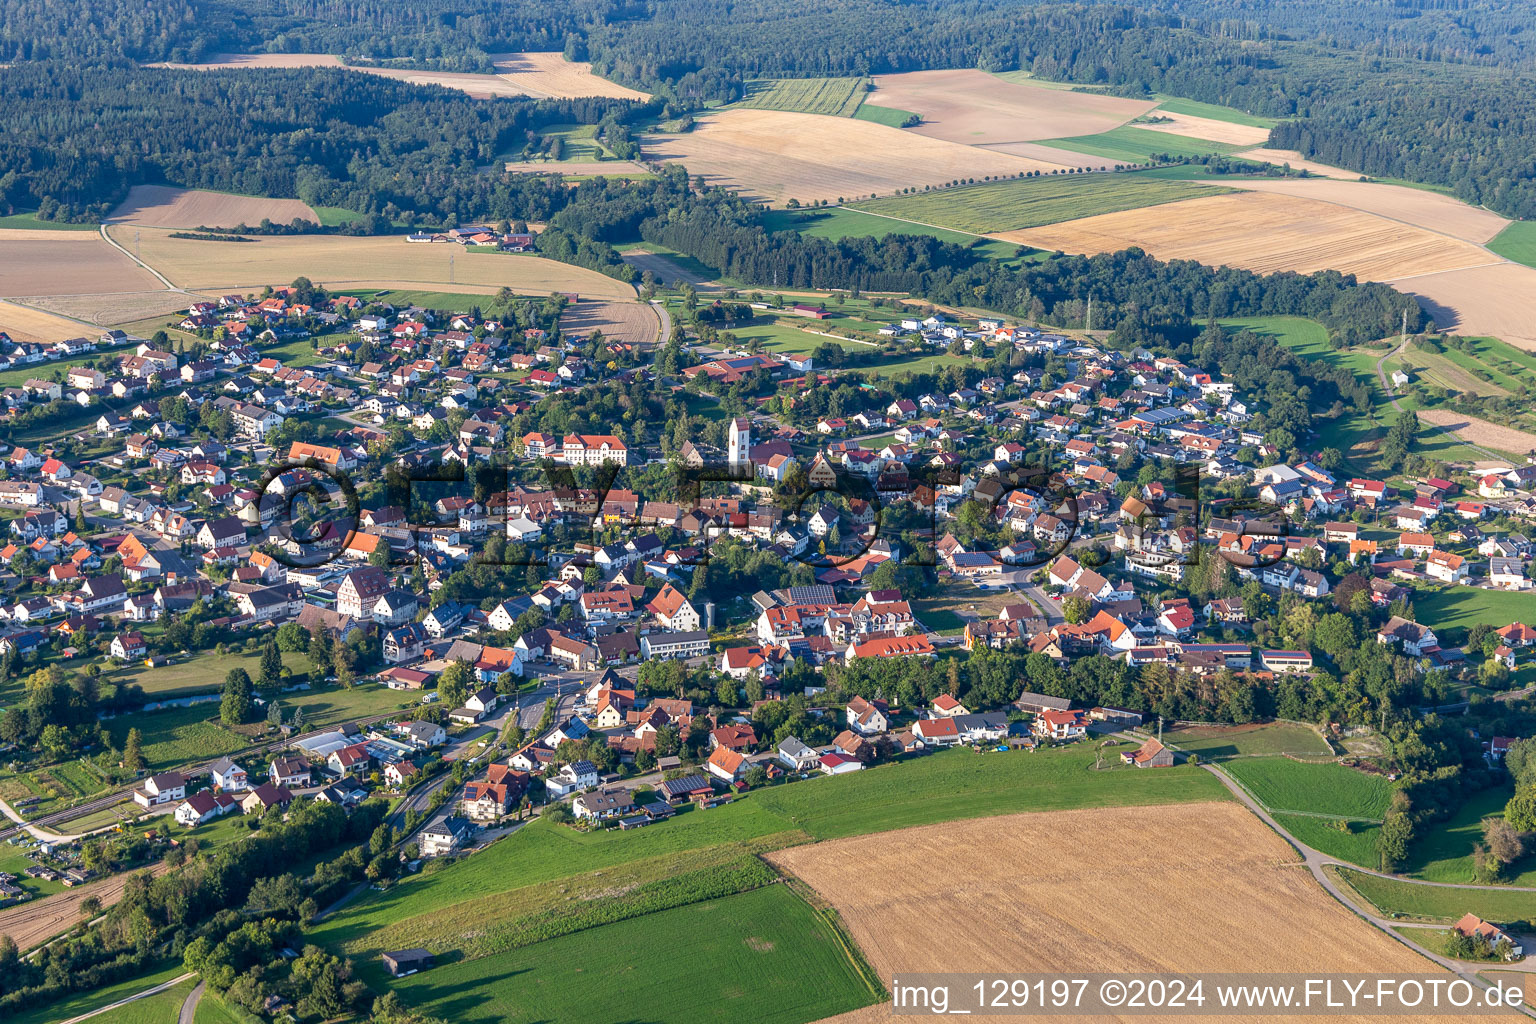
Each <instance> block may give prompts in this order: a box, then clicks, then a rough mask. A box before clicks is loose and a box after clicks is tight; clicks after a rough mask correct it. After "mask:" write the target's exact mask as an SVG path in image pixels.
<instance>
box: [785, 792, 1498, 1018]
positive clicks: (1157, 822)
mask: <svg viewBox="0 0 1536 1024" xmlns="http://www.w3.org/2000/svg"><path fill="white" fill-rule="evenodd" d="M767 856H768V859H769V860H771V861H772V862H773V863H774V864H775V865H776V866H778V867H780V868H782V869H784V870H787V871H789V872H791V873H792V874H794V875H797V876H799V877H800V878H801V879H803V880H804V881H805V882H807V883H809V884H810V885H811V886H812V887H813V888H815V889H816V891H817V892H818V893H820V894H821V895H822V896H823V897H824V898H826V899H827V900H828V901H829V902H830V903H831V904H832V905H833V906H835V907H836V908H837V910H838V912H839V913H840V914H841V915H842V919H843V922H844V924H845V925H846V926H847V927H848V929H849V931H850V932H851V933H852V935H853V937H854V939H855V940H856V941H857V942H858V944H859V946H860V948H861V949H862V950H863V951H864V954H865V955H866V956H867V957H868V958H869V960H870V963H871V964H872V965H873V967H874V969H875V971H876V973H877V974H879V975H880V976H881V977H882V978H884V979H885V980H886V981H887V983H888V982H889V980H890V979H891V978H892V977H899V976H900V975H901V974H902V973H903V972H932V973H941V972H954V973H969V974H975V973H983V972H989V971H996V972H1002V973H1009V974H1012V973H1028V972H1039V973H1054V972H1070V971H1084V972H1096V971H1097V972H1121V971H1123V972H1143V973H1153V972H1179V971H1200V972H1243V971H1264V972H1280V971H1318V972H1328V973H1346V972H1352V971H1358V972H1362V973H1372V974H1391V973H1398V972H1401V973H1408V972H1413V973H1416V974H1419V975H1425V976H1429V975H1433V974H1435V973H1437V972H1438V970H1439V969H1438V968H1437V967H1435V966H1434V965H1433V964H1432V963H1431V962H1430V961H1428V960H1426V959H1424V958H1422V957H1420V956H1419V955H1418V954H1416V953H1414V952H1412V951H1411V950H1409V949H1408V948H1407V947H1405V946H1403V945H1401V944H1399V943H1398V942H1397V941H1395V940H1394V939H1392V938H1391V937H1389V936H1387V935H1386V934H1384V933H1382V932H1380V931H1378V930H1376V929H1375V928H1373V927H1371V926H1370V925H1369V924H1367V923H1366V922H1364V921H1362V920H1360V919H1359V918H1357V917H1355V916H1354V915H1353V914H1352V913H1350V912H1349V911H1348V910H1346V909H1345V908H1344V907H1343V906H1342V905H1340V904H1339V903H1337V902H1335V901H1334V900H1333V898H1332V897H1330V896H1329V895H1328V894H1327V893H1326V892H1324V891H1323V889H1322V888H1321V887H1320V886H1319V885H1318V884H1317V882H1316V881H1315V880H1314V879H1313V877H1312V875H1311V874H1310V873H1309V872H1308V871H1307V870H1306V869H1305V868H1304V867H1302V866H1301V865H1300V863H1299V860H1298V858H1297V857H1296V854H1295V852H1294V851H1293V850H1292V849H1291V847H1290V846H1289V845H1287V844H1286V843H1285V842H1283V841H1282V840H1281V839H1280V838H1279V837H1278V836H1276V835H1275V834H1274V833H1273V832H1271V831H1270V830H1269V829H1268V828H1266V827H1265V826H1264V825H1263V824H1262V823H1260V822H1259V820H1258V819H1257V818H1255V817H1254V816H1253V815H1252V814H1251V813H1249V812H1248V811H1247V810H1245V809H1244V808H1243V807H1241V806H1239V805H1238V804H1235V803H1199V804H1180V805H1174V806H1162V807H1121V808H1105V809H1089V810H1074V811H1048V812H1043V813H1033V814H1015V815H1008V816H1005V817H998V818H981V819H976V820H972V821H965V822H952V823H949V824H944V825H927V826H922V827H919V828H910V829H903V830H901V831H897V832H887V833H884V834H880V835H870V836H861V837H858V838H854V839H838V840H832V841H830V842H823V843H816V844H813V845H808V846H799V847H793V848H791V849H787V850H779V851H777V852H774V853H771V854H768V855H767ZM914 866H918V867H914ZM1257 922H1262V926H1256V923H1257ZM1447 977H1449V975H1447ZM832 1019H833V1020H835V1021H839V1022H844V1021H846V1022H854V1021H858V1022H873V1021H895V1020H901V1019H904V1018H902V1017H898V1016H896V1015H895V1014H893V1013H892V1012H891V1011H890V1009H889V1007H888V1006H887V1007H871V1008H869V1009H866V1010H864V1011H860V1012H856V1013H851V1014H844V1015H842V1016H840V1017H836V1018H832ZM1010 1019H1012V1018H1010ZM1021 1019H1022V1018H1021ZM1054 1019H1058V1020H1060V1019H1072V1020H1083V1021H1087V1020H1095V1021H1103V1020H1109V1019H1117V1020H1118V1019H1124V1020H1127V1021H1133V1020H1136V1019H1141V1018H1137V1017H1134V1016H1124V1017H1121V1016H1115V1017H1113V1018H1111V1017H1107V1016H1094V1017H1088V1016H1082V1017H1072V1018H1061V1017H1056V1018H1054ZM1220 1019H1222V1020H1224V1021H1238V1020H1247V1019H1248V1018H1246V1017H1243V1016H1239V1015H1231V1016H1227V1015H1223V1016H1222V1017H1221V1018H1220ZM1253 1019H1254V1020H1256V1021H1257V1020H1262V1019H1263V1018H1259V1017H1255V1018H1253ZM1270 1019H1274V1018H1270ZM1329 1019H1330V1020H1337V1019H1341V1018H1336V1017H1332V1016H1330V1018H1329ZM1348 1019H1351V1020H1352V1019H1354V1018H1348ZM1360 1019H1361V1020H1362V1021H1364V1020H1365V1019H1366V1018H1363V1017H1362V1018H1360ZM1480 1019H1492V1018H1480Z"/></svg>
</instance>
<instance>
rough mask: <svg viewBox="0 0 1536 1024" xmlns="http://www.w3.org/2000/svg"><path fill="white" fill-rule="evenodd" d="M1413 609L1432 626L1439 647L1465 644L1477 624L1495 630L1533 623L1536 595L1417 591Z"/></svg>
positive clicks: (1471, 590) (1462, 589) (1464, 589)
mask: <svg viewBox="0 0 1536 1024" xmlns="http://www.w3.org/2000/svg"><path fill="white" fill-rule="evenodd" d="M1413 608H1414V611H1416V612H1417V613H1418V621H1420V622H1423V623H1425V624H1426V625H1429V626H1432V627H1433V628H1434V630H1435V635H1436V636H1437V637H1439V639H1440V642H1441V643H1442V644H1451V645H1453V646H1459V645H1460V644H1463V643H1465V642H1466V638H1467V629H1468V627H1470V626H1475V625H1477V624H1478V623H1480V622H1486V623H1488V624H1490V625H1492V626H1494V627H1495V628H1497V627H1501V626H1507V625H1509V624H1510V623H1511V622H1524V623H1526V624H1528V625H1529V624H1536V594H1533V593H1509V592H1499V591H1493V590H1482V589H1478V588H1475V587H1441V588H1438V589H1434V590H1430V589H1423V590H1416V591H1414V594H1413Z"/></svg>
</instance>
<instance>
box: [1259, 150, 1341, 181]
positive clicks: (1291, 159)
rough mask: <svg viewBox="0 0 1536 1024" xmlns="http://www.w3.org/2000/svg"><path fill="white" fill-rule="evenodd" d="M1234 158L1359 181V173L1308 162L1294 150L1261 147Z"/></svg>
mask: <svg viewBox="0 0 1536 1024" xmlns="http://www.w3.org/2000/svg"><path fill="white" fill-rule="evenodd" d="M1232 155H1233V156H1238V157H1247V158H1248V159H1249V160H1262V161H1264V162H1266V163H1271V164H1290V165H1291V166H1292V167H1294V168H1296V169H1297V170H1305V171H1307V172H1309V173H1311V174H1320V175H1322V176H1323V177H1325V178H1349V179H1351V180H1358V179H1359V177H1360V172H1359V171H1346V170H1345V169H1344V168H1342V167H1335V166H1333V165H1332V164H1320V163H1318V162H1317V161H1316V160H1308V159H1307V158H1306V157H1304V156H1302V155H1301V154H1300V153H1299V152H1297V151H1296V150H1294V149H1270V148H1269V147H1268V146H1260V147H1258V148H1257V149H1246V150H1243V151H1242V152H1240V153H1233V154H1232Z"/></svg>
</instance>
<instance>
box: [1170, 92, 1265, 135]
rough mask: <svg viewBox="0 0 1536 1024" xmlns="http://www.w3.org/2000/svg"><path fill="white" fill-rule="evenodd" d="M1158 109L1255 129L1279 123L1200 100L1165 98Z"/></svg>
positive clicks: (1175, 97)
mask: <svg viewBox="0 0 1536 1024" xmlns="http://www.w3.org/2000/svg"><path fill="white" fill-rule="evenodd" d="M1157 109H1158V110H1166V111H1168V112H1169V113H1172V114H1188V115H1189V116H1190V117H1208V118H1210V119H1211V120H1212V121H1226V122H1227V123H1228V124H1246V125H1249V126H1251V127H1254V128H1273V127H1274V126H1275V125H1276V124H1278V123H1279V122H1278V121H1277V120H1276V119H1275V118H1273V117H1258V116H1256V115H1254V114H1245V113H1243V112H1242V111H1241V110H1234V109H1233V108H1231V107H1223V106H1219V105H1218V104H1215V103H1201V102H1200V101H1199V100H1185V99H1180V98H1178V97H1177V96H1168V97H1164V99H1163V101H1162V102H1161V103H1159V104H1158V105H1157Z"/></svg>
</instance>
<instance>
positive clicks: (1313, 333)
mask: <svg viewBox="0 0 1536 1024" xmlns="http://www.w3.org/2000/svg"><path fill="white" fill-rule="evenodd" d="M1217 322H1218V323H1220V324H1221V326H1222V327H1224V328H1226V329H1227V330H1229V331H1232V332H1233V333H1236V332H1238V331H1242V330H1249V331H1252V332H1253V333H1254V334H1257V335H1261V336H1263V337H1266V338H1270V339H1272V340H1273V341H1274V342H1275V343H1276V344H1279V345H1284V346H1285V347H1286V348H1288V349H1290V350H1291V351H1293V352H1295V353H1296V354H1297V355H1298V356H1300V357H1301V358H1303V359H1313V360H1324V361H1327V362H1330V363H1331V362H1336V361H1338V359H1339V353H1337V352H1335V351H1334V350H1333V349H1332V348H1331V347H1330V346H1329V344H1328V328H1326V327H1324V326H1323V325H1322V324H1320V323H1318V322H1317V321H1316V320H1311V319H1308V318H1307V317H1304V316H1235V317H1228V318H1227V319H1224V320H1219V321H1217ZM1363 365H1364V364H1363V362H1362V366H1361V367H1360V368H1356V369H1357V371H1358V369H1361V368H1363ZM1373 372H1374V371H1373Z"/></svg>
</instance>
